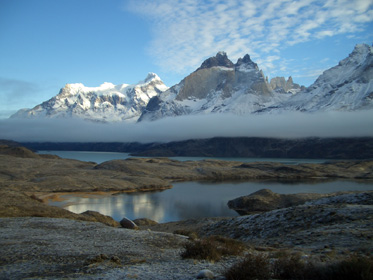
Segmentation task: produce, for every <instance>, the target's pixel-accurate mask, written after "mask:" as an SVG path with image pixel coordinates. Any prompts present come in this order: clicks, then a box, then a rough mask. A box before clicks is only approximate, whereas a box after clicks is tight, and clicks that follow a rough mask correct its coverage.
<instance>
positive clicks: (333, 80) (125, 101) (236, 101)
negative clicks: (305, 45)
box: [11, 44, 373, 122]
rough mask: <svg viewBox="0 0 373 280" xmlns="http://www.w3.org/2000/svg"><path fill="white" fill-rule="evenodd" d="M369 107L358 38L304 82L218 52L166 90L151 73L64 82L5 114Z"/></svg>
mask: <svg viewBox="0 0 373 280" xmlns="http://www.w3.org/2000/svg"><path fill="white" fill-rule="evenodd" d="M372 108H373V48H372V47H371V46H369V45H367V44H358V45H356V46H355V48H354V50H353V51H352V53H350V54H349V56H348V57H346V58H345V59H343V60H341V61H340V62H339V64H338V65H336V66H334V67H332V68H330V69H327V70H325V71H324V72H323V74H322V75H320V76H319V77H318V78H317V79H316V81H315V82H314V83H313V84H312V85H311V86H309V87H308V88H305V87H303V86H301V85H298V84H296V83H294V81H293V78H292V77H291V76H289V78H288V79H287V80H285V78H284V77H274V78H272V79H271V80H270V81H268V77H265V75H264V73H263V71H262V70H260V69H259V67H258V65H257V64H256V63H255V62H254V61H252V60H251V58H250V56H249V55H248V54H246V55H245V56H244V57H243V58H239V59H238V60H237V62H236V63H235V64H234V63H233V62H232V61H231V60H229V58H228V56H227V54H226V53H225V52H223V51H220V52H218V53H217V54H216V55H215V56H213V57H210V58H208V59H206V60H205V61H204V62H202V64H201V66H200V67H199V68H197V69H196V70H195V71H194V72H192V73H191V74H189V75H188V76H186V77H185V78H184V79H182V80H181V81H180V82H179V83H178V84H176V85H174V86H172V87H170V88H169V87H167V86H166V85H165V84H164V83H163V82H162V80H161V79H160V78H159V77H158V76H157V75H156V74H155V73H149V74H148V76H147V77H146V78H145V79H144V80H142V81H140V82H138V83H137V84H134V85H129V84H120V85H114V84H112V83H103V84H102V85H100V86H98V87H86V86H84V85H83V84H81V83H76V84H66V85H65V87H64V88H62V89H61V90H60V92H59V93H58V94H57V95H56V96H54V97H52V98H51V99H49V100H47V101H45V102H43V103H41V104H39V105H37V106H35V107H34V108H32V109H21V110H19V111H18V112H17V113H15V114H14V115H12V116H11V118H74V117H76V118H82V119H85V120H90V121H98V122H118V121H119V122H120V121H125V122H141V121H154V120H158V119H162V118H165V117H176V116H183V115H203V114H216V113H231V114H236V115H241V116H246V115H250V114H281V113H282V112H286V111H300V112H308V113H314V112H319V111H330V110H334V111H354V110H361V109H372Z"/></svg>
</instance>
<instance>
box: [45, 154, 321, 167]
mask: <svg viewBox="0 0 373 280" xmlns="http://www.w3.org/2000/svg"><path fill="white" fill-rule="evenodd" d="M38 153H39V154H52V155H57V156H59V157H61V158H70V159H77V160H82V161H92V162H96V163H102V162H104V161H108V160H113V159H126V158H130V157H134V156H130V154H128V153H116V152H91V151H38ZM141 158H146V157H141ZM170 158H172V159H174V160H179V161H187V160H203V159H219V160H230V161H241V162H255V161H274V162H280V163H285V164H299V163H322V162H325V161H326V160H325V159H292V158H227V157H224V158H219V157H170Z"/></svg>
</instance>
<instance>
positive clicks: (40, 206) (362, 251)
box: [0, 145, 373, 279]
mask: <svg viewBox="0 0 373 280" xmlns="http://www.w3.org/2000/svg"><path fill="white" fill-rule="evenodd" d="M372 171H373V161H338V162H329V163H325V164H299V165H286V164H279V163H263V162H261V163H240V162H228V161H217V160H204V161H198V162H195V161H187V162H179V161H175V160H171V159H167V158H152V159H149V158H148V159H145V158H144V159H141V158H139V159H127V160H115V161H108V162H104V163H102V164H99V165H97V164H95V163H92V162H81V161H77V160H68V159H61V158H58V157H56V156H46V155H38V154H35V153H33V152H31V151H29V150H27V149H25V148H22V147H9V146H5V145H3V146H0V217H1V218H0V247H1V255H0V278H1V279H24V278H43V279H67V278H68V279H74V278H76V279H196V277H197V275H198V273H199V272H200V271H201V270H203V269H209V270H211V271H212V272H213V273H214V274H215V276H216V277H215V279H224V278H223V277H222V274H223V271H224V270H225V269H226V268H227V267H229V266H231V265H232V264H233V263H235V262H236V261H238V260H239V259H240V258H242V257H241V256H234V257H226V258H223V259H222V260H221V261H218V262H208V261H204V260H198V261H197V260H191V259H182V258H181V257H180V253H181V252H182V250H183V248H184V247H183V246H184V244H185V242H186V241H187V237H186V236H184V235H179V234H174V232H175V231H176V230H178V232H179V233H180V232H195V234H196V235H197V236H199V237H200V238H203V237H206V236H210V235H221V236H226V237H230V238H234V239H236V240H241V241H243V242H244V243H245V244H246V246H247V252H246V253H248V252H250V253H255V254H256V253H259V252H264V253H266V254H268V255H271V256H272V257H273V256H274V255H276V253H278V254H280V253H281V252H283V251H284V250H285V251H288V252H291V253H299V254H301V255H302V256H304V257H305V258H314V259H316V260H317V261H320V262H331V261H334V260H337V259H340V258H343V257H345V256H347V255H349V254H352V253H355V254H359V255H370V254H371V252H373V235H372V232H373V227H372V224H373V193H372V192H369V191H366V192H349V193H336V194H332V195H331V194H330V195H324V196H312V197H311V196H309V197H307V199H304V197H303V198H302V197H300V196H298V197H289V196H288V197H284V196H281V195H277V194H273V193H272V194H268V192H266V191H263V193H259V194H256V197H255V199H259V200H260V199H261V200H262V202H267V204H269V205H270V206H271V207H269V208H268V207H267V208H266V207H264V208H263V209H260V213H259V211H251V210H253V209H246V211H248V212H257V213H256V214H251V215H246V216H241V217H235V218H218V217H217V218H211V219H199V220H188V221H180V222H174V223H166V224H154V223H153V224H151V223H149V224H147V223H144V224H143V225H140V226H139V228H140V229H139V230H129V229H124V228H120V227H119V224H118V222H116V221H114V220H113V219H111V218H110V217H107V216H104V215H101V214H99V213H95V212H93V213H92V212H91V211H89V212H86V213H82V214H74V213H71V212H69V211H67V210H64V209H61V208H58V207H52V206H49V205H47V204H46V203H45V199H48V197H49V198H50V197H52V196H56V195H58V194H59V193H66V192H93V193H105V194H109V195H110V194H112V193H117V192H132V191H148V190H160V189H166V188H170V187H172V182H175V181H191V180H196V181H197V180H198V181H199V180H214V181H224V180H227V181H232V180H251V179H289V180H290V179H307V180H315V181H317V180H323V179H356V180H372V179H373V172H372ZM250 199H253V196H252V197H251V198H250ZM302 199H303V200H302ZM289 201H290V202H291V203H290V204H289ZM237 205H238V204H237ZM242 205H244V204H242ZM242 205H239V206H240V207H241V210H242ZM263 205H265V203H264V204H261V207H262V206H263ZM256 210H258V208H257V209H256ZM139 218H140V217H139Z"/></svg>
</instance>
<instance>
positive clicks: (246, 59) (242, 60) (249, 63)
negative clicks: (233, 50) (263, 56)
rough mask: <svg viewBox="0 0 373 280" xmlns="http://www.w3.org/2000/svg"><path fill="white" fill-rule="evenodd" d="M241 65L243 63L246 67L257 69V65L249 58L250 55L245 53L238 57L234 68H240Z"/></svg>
mask: <svg viewBox="0 0 373 280" xmlns="http://www.w3.org/2000/svg"><path fill="white" fill-rule="evenodd" d="M242 65H245V66H246V68H248V67H249V68H254V69H256V70H258V69H259V68H258V65H257V64H256V63H255V62H254V61H252V60H251V58H250V55H248V54H246V55H245V56H244V57H243V58H239V59H238V60H237V63H236V68H240V67H241V66H242Z"/></svg>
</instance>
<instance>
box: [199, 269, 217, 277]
mask: <svg viewBox="0 0 373 280" xmlns="http://www.w3.org/2000/svg"><path fill="white" fill-rule="evenodd" d="M214 278H215V275H214V273H213V272H212V271H211V270H209V269H203V270H201V271H200V272H198V275H197V279H214Z"/></svg>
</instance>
